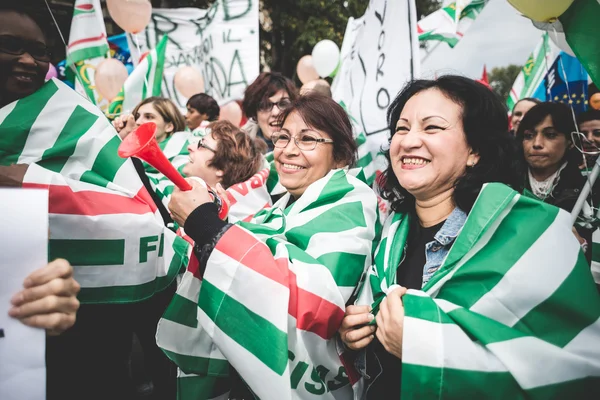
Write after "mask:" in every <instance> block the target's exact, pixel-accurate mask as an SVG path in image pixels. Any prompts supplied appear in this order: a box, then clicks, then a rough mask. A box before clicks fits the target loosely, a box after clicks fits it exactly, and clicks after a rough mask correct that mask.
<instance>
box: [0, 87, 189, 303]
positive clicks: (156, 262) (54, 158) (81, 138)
mask: <svg viewBox="0 0 600 400" xmlns="http://www.w3.org/2000/svg"><path fill="white" fill-rule="evenodd" d="M120 143H121V140H120V139H119V137H118V136H117V134H116V132H115V130H114V129H113V127H112V126H111V125H110V123H109V122H108V120H107V119H106V117H105V116H104V114H102V112H101V111H100V110H98V108H97V107H95V106H94V105H92V104H90V103H89V102H87V101H86V100H85V99H83V98H82V97H81V96H79V95H78V94H77V93H75V92H74V91H73V90H71V89H70V88H68V87H67V86H66V85H65V84H63V83H62V82H60V81H58V80H51V81H48V82H46V84H45V85H44V86H43V87H42V88H41V89H40V90H38V91H37V92H35V93H34V94H32V95H31V96H28V97H25V98H23V99H21V100H19V101H16V102H14V103H11V104H9V105H7V106H5V107H4V108H2V109H1V110H0V165H11V164H28V165H29V167H28V169H27V173H26V175H25V178H24V182H23V186H24V187H43V188H47V189H48V190H49V196H50V201H49V203H50V210H49V212H50V243H49V258H50V259H54V258H56V257H63V258H65V259H67V260H68V261H69V262H70V263H71V264H72V265H73V266H74V268H75V279H76V280H77V281H78V282H79V283H80V284H81V286H82V290H81V293H80V294H79V299H80V300H81V301H82V302H84V303H125V302H134V301H139V300H143V299H145V298H148V297H150V296H152V294H153V293H155V292H156V291H160V290H162V289H164V288H165V287H167V286H168V285H169V284H170V283H171V282H172V281H173V280H174V278H175V276H176V274H177V273H178V272H179V271H180V270H182V268H183V267H185V266H186V265H187V250H188V244H187V242H185V241H184V240H183V239H182V238H180V237H177V236H176V235H175V234H174V233H173V232H171V231H169V230H168V229H166V228H165V227H164V223H163V221H162V218H161V216H160V213H159V212H158V211H157V209H156V205H155V204H154V203H153V202H152V199H151V197H150V195H149V193H148V192H147V191H146V189H145V188H144V186H143V184H142V182H141V181H140V179H139V177H138V175H137V173H136V171H135V168H134V166H133V164H132V163H131V161H130V160H125V159H122V158H120V157H119V156H118V155H117V148H118V146H119V144H120Z"/></svg>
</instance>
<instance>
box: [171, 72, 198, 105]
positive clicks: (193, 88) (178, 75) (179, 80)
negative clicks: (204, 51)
mask: <svg viewBox="0 0 600 400" xmlns="http://www.w3.org/2000/svg"><path fill="white" fill-rule="evenodd" d="M173 81H174V82H173V83H174V84H175V88H176V89H177V90H178V91H179V93H181V94H182V95H183V96H184V97H186V98H188V99H189V98H190V97H192V96H193V95H195V94H198V93H204V79H203V78H202V74H200V72H198V70H197V69H196V68H194V67H190V66H189V65H187V66H185V67H181V68H179V69H178V70H177V72H175V76H174V77H173Z"/></svg>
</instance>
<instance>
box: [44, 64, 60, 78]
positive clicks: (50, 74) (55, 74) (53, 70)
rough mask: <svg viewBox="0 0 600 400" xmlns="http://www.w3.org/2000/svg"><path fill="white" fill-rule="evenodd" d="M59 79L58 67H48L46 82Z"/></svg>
mask: <svg viewBox="0 0 600 400" xmlns="http://www.w3.org/2000/svg"><path fill="white" fill-rule="evenodd" d="M56 77H58V71H57V70H56V67H55V66H54V65H52V64H50V65H49V66H48V72H47V73H46V80H47V81H49V80H50V79H52V78H56Z"/></svg>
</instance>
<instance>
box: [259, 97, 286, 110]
mask: <svg viewBox="0 0 600 400" xmlns="http://www.w3.org/2000/svg"><path fill="white" fill-rule="evenodd" d="M291 104H292V102H291V101H290V99H288V98H287V97H284V98H282V99H280V100H279V101H278V102H276V103H272V102H271V101H269V100H265V101H263V102H261V103H260V104H259V105H258V111H269V112H270V111H271V110H272V109H273V107H275V106H277V108H279V109H280V110H285V109H286V108H288V107H289V106H290V105H291Z"/></svg>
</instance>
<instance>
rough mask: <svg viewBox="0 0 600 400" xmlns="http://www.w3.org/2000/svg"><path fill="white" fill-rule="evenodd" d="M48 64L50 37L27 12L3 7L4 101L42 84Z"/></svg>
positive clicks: (0, 75)
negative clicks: (47, 37)
mask: <svg viewBox="0 0 600 400" xmlns="http://www.w3.org/2000/svg"><path fill="white" fill-rule="evenodd" d="M23 50H24V52H23ZM21 52H23V54H20V55H19V54H18V53H21ZM30 53H33V54H30ZM34 56H35V57H37V58H34ZM48 67H49V56H48V54H47V52H46V41H45V38H44V35H43V33H42V31H41V29H40V28H39V26H38V25H37V24H36V23H35V22H34V21H33V20H32V19H31V18H29V17H28V16H26V15H23V14H19V13H16V12H12V11H0V103H2V104H0V105H4V104H8V103H9V102H11V101H14V100H18V99H21V98H23V97H26V96H29V95H30V94H32V93H34V92H35V91H36V90H38V89H39V88H40V87H42V85H43V84H44V78H45V77H46V73H47V72H48Z"/></svg>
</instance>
